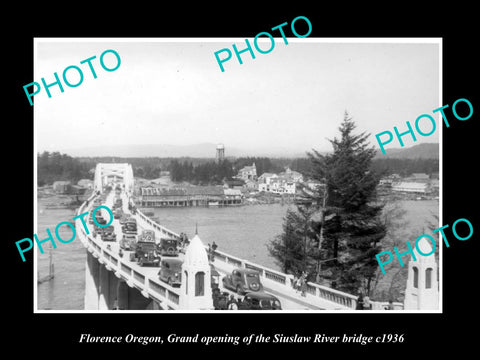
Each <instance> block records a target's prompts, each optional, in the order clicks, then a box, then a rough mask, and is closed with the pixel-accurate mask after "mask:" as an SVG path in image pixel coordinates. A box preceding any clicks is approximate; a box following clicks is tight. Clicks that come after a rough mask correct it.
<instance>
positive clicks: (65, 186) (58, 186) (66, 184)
mask: <svg viewBox="0 0 480 360" xmlns="http://www.w3.org/2000/svg"><path fill="white" fill-rule="evenodd" d="M52 187H53V191H55V192H56V193H57V194H69V193H70V191H71V189H72V183H71V182H70V181H55V182H54V183H53V186H52Z"/></svg>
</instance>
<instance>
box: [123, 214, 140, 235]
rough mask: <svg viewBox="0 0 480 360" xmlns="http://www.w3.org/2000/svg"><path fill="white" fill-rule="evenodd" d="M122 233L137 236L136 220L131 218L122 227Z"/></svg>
mask: <svg viewBox="0 0 480 360" xmlns="http://www.w3.org/2000/svg"><path fill="white" fill-rule="evenodd" d="M122 232H123V233H124V234H132V235H137V222H136V221H135V219H133V218H130V219H128V220H127V221H125V224H123V225H122Z"/></svg>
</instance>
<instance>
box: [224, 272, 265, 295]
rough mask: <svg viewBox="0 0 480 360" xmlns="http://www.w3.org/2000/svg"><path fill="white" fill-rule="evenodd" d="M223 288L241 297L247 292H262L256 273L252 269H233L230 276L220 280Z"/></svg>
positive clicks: (258, 276)
mask: <svg viewBox="0 0 480 360" xmlns="http://www.w3.org/2000/svg"><path fill="white" fill-rule="evenodd" d="M222 283H223V286H224V287H225V288H227V289H230V290H233V291H236V292H237V294H239V295H243V294H245V293H246V292H247V291H262V290H263V285H262V283H261V282H260V275H259V273H258V271H256V270H252V269H240V268H237V269H234V270H233V271H232V273H231V274H230V275H227V276H225V277H224V278H223V279H222Z"/></svg>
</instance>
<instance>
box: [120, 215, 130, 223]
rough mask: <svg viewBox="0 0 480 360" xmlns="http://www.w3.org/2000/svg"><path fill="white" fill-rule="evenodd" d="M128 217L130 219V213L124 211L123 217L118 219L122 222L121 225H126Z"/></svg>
mask: <svg viewBox="0 0 480 360" xmlns="http://www.w3.org/2000/svg"><path fill="white" fill-rule="evenodd" d="M128 219H130V214H125V213H123V214H122V217H121V218H120V220H118V222H119V223H120V225H125V223H126V222H127V220H128Z"/></svg>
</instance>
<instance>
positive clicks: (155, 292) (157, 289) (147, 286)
mask: <svg viewBox="0 0 480 360" xmlns="http://www.w3.org/2000/svg"><path fill="white" fill-rule="evenodd" d="M94 197H95V195H93V196H92V197H91V198H89V201H90V200H92V199H93V198H94ZM84 206H85V203H84V204H82V206H81V207H80V208H79V210H78V211H79V212H78V213H79V214H80V213H81V212H82V210H83V208H84ZM137 214H138V217H139V218H140V219H141V220H142V221H143V222H145V223H147V224H149V225H150V226H152V227H153V228H155V229H157V230H158V231H160V232H161V233H162V234H164V235H167V236H170V237H173V238H180V236H179V235H178V234H177V233H175V232H173V231H171V230H169V229H167V228H165V227H164V226H162V225H160V224H158V223H156V222H155V221H153V220H152V219H150V218H149V217H148V216H146V215H145V214H143V213H142V212H141V211H140V210H137ZM77 222H78V223H77V227H79V228H81V229H82V231H81V233H82V234H83V235H84V236H85V237H86V238H87V241H88V242H89V243H91V249H92V250H93V251H97V252H99V251H100V250H101V249H103V248H102V246H103V244H102V245H99V244H98V241H97V240H96V239H93V238H92V237H91V236H87V234H85V232H84V231H83V227H81V226H80V225H81V223H80V220H77ZM89 250H90V248H89ZM97 255H98V256H100V255H102V256H103V253H102V254H97ZM214 256H215V260H216V261H217V260H220V261H222V262H224V263H226V264H230V265H233V266H234V267H239V268H247V269H253V270H256V271H258V272H259V274H260V276H261V277H263V278H265V279H268V280H270V281H272V282H274V283H276V284H278V285H279V286H284V287H285V289H286V290H291V289H292V288H293V275H287V274H284V273H282V272H279V271H276V270H273V269H270V268H267V267H265V266H262V265H258V264H254V263H252V262H250V261H246V260H243V259H240V258H237V257H235V256H232V255H229V254H226V253H224V252H221V251H218V250H216V251H214ZM107 259H108V260H109V261H110V262H112V265H114V266H115V265H116V266H117V268H119V270H121V269H122V266H124V267H128V265H125V263H124V262H123V261H122V260H121V259H120V258H117V257H116V256H114V255H112V254H109V257H108V258H107ZM114 262H115V264H114ZM124 273H125V271H124ZM127 275H129V277H130V278H129V279H128V280H129V281H130V282H128V281H127V283H128V284H129V285H131V284H135V283H136V284H137V285H139V284H140V285H141V287H142V290H141V291H143V290H146V291H147V292H148V293H149V294H150V295H151V297H152V298H155V299H156V300H159V298H160V299H164V301H166V302H167V303H168V304H169V307H171V308H178V302H179V295H178V294H176V293H175V292H173V291H171V290H169V289H168V288H167V287H165V286H163V285H160V284H159V283H157V282H156V281H155V280H152V279H149V278H147V279H146V280H147V281H145V280H144V281H143V283H142V282H140V280H139V278H140V277H139V276H138V275H135V274H134V273H132V272H130V273H129V274H127ZM137 287H138V286H137ZM306 292H307V293H308V294H310V295H312V296H315V297H318V298H321V299H323V300H327V301H330V302H332V303H336V304H338V305H341V306H342V307H346V308H351V309H355V308H356V303H357V297H356V296H354V295H351V294H347V293H344V292H342V291H339V290H335V289H331V288H328V287H326V286H323V285H319V284H315V283H311V282H309V283H307V288H306ZM142 293H143V292H142ZM143 294H144V293H143ZM144 295H145V294H144ZM158 297H159V298H158ZM379 306H383V305H379Z"/></svg>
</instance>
